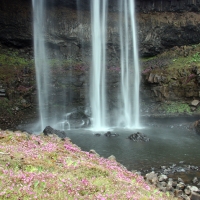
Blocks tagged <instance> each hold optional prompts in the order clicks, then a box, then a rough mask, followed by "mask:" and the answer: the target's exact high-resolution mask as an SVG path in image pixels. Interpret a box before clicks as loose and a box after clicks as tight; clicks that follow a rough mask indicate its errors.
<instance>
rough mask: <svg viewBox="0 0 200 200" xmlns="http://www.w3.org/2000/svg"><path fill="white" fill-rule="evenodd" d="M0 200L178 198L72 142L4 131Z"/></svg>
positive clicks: (0, 133) (1, 134)
mask: <svg viewBox="0 0 200 200" xmlns="http://www.w3.org/2000/svg"><path fill="white" fill-rule="evenodd" d="M0 140H1V144H0V198H1V199H38V200H39V199H53V200H54V199H68V200H69V199H92V200H93V199H99V200H106V199H113V200H116V199H119V200H120V199H124V200H125V199H126V200H127V199H135V200H136V199H140V200H141V199H143V200H145V199H152V200H153V199H155V200H156V199H159V200H161V199H173V197H171V196H170V195H169V193H166V194H165V193H161V192H159V191H158V190H157V189H155V188H153V187H152V186H149V185H148V184H147V183H146V182H145V181H144V180H143V177H142V176H139V175H137V174H134V173H132V172H130V171H127V170H126V169H125V168H124V167H123V166H121V165H120V164H119V163H117V162H116V161H113V160H108V159H104V158H102V157H99V156H98V155H97V154H94V153H89V152H84V151H81V149H80V148H78V147H77V146H76V145H74V144H72V143H71V142H70V140H69V139H68V138H66V139H60V138H58V137H56V136H54V135H52V136H51V137H50V136H44V135H39V136H36V135H29V134H27V133H25V132H23V133H22V132H20V131H16V132H11V131H1V130H0Z"/></svg>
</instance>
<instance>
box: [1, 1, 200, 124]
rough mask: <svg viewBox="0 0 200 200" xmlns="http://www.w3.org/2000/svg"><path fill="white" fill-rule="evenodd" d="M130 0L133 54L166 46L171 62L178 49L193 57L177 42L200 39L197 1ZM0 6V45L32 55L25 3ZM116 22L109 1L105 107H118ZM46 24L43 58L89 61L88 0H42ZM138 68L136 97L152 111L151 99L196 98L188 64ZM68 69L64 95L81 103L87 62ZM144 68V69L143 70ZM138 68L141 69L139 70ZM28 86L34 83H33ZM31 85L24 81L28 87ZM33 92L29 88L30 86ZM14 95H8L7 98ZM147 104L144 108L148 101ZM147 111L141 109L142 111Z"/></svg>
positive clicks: (115, 8) (152, 52) (29, 8)
mask: <svg viewBox="0 0 200 200" xmlns="http://www.w3.org/2000/svg"><path fill="white" fill-rule="evenodd" d="M136 4H137V5H136V8H137V23H138V39H139V52H140V55H141V56H142V57H151V56H155V55H158V54H160V53H161V52H164V51H166V50H167V49H172V48H174V51H178V54H174V55H173V56H171V55H172V54H170V56H169V58H170V59H171V61H172V60H175V58H176V56H177V55H178V56H180V55H179V53H180V54H181V56H183V57H184V56H185V57H187V56H188V55H189V54H190V56H191V55H193V53H194V52H193V51H190V53H188V50H187V49H184V47H183V49H182V46H187V45H192V44H198V43H200V37H199V33H200V0H168V1H167V0H166V1H164V0H151V1H147V0H141V1H139V0H138V1H136ZM0 5H1V6H0V45H1V46H2V47H4V48H8V47H9V48H12V49H18V50H20V51H21V52H22V53H23V54H26V57H28V58H32V57H33V48H32V44H33V41H32V38H33V36H32V27H33V25H32V5H31V1H30V0H18V1H17V2H16V1H14V0H9V3H8V1H7V0H0ZM78 10H79V12H78ZM118 20H119V16H118V4H117V1H116V0H109V15H108V29H107V31H108V36H107V39H108V41H107V52H108V68H107V71H108V88H107V89H108V90H107V93H108V97H109V108H115V107H117V106H118V105H117V101H116V99H117V96H116V93H117V91H118V88H119V82H118V80H119V77H120V71H119V57H120V42H119V27H118ZM46 25H47V30H46V33H45V38H46V45H47V46H48V50H49V52H48V55H49V57H51V58H53V57H57V58H67V59H69V60H72V61H74V60H75V61H76V62H82V61H84V62H85V63H90V62H89V61H90V57H91V43H90V41H91V27H90V6H89V0H77V1H75V0H73V1H70V0H69V1H66V0H54V1H53V0H50V1H48V4H47V17H46ZM179 47H180V48H179ZM177 49H178V50H177ZM166 57H167V56H166ZM166 57H165V58H161V60H165V59H166ZM171 61H170V62H171ZM162 62H164V61H162ZM167 63H168V62H167ZM0 64H1V63H0ZM168 64H170V63H168ZM141 66H142V67H143V66H144V71H145V70H146V69H145V68H147V71H145V72H144V73H142V84H141V86H142V89H141V97H142V100H144V102H148V103H149V102H150V103H152V104H154V105H155V106H153V108H152V110H155V109H157V105H158V104H157V102H164V101H179V100H183V101H187V100H188V99H189V100H190V99H193V98H197V99H198V98H199V91H200V88H199V83H198V80H197V79H198V78H199V75H198V74H197V73H196V74H194V78H192V81H188V82H187V80H188V77H190V75H191V74H193V73H192V68H193V67H195V66H190V68H189V69H188V70H186V71H184V70H183V72H182V71H180V72H179V70H177V71H176V72H175V73H173V72H170V73H168V72H166V68H162V63H161V64H158V63H153V64H152V63H148V62H147V63H146V64H144V65H141ZM156 66H157V67H156ZM72 67H73V70H74V72H73V74H74V75H75V76H76V78H73V79H70V81H71V82H70V83H69V84H68V85H71V86H72V87H73V92H72V93H73V94H72V93H71V90H70V91H68V90H69V88H68V90H67V91H68V92H67V94H66V95H67V96H68V97H69V98H70V99H69V100H70V101H71V100H73V101H74V103H75V104H77V105H83V104H82V103H81V102H84V101H85V102H88V99H87V97H86V96H87V95H85V88H84V87H87V88H88V85H89V83H88V80H89V77H88V76H89V73H88V66H82V65H76V66H74V65H73V66H72ZM149 67H150V70H149V71H148V68H149ZM154 67H155V68H154ZM197 68H198V67H197ZM85 69H87V70H85ZM141 71H142V72H143V69H141ZM66 73H68V72H66ZM173 74H175V76H173ZM68 76H69V74H68ZM171 76H173V77H171ZM59 77H60V75H59ZM32 79H34V78H32ZM15 82H16V83H17V84H18V85H16V87H15V86H13V88H14V89H12V90H13V91H15V89H16V88H18V87H19V86H20V85H19V81H18V77H17V76H16V80H15ZM29 82H30V81H29ZM55 82H56V83H57V84H58V85H60V83H58V82H59V80H56V81H55ZM77 83H78V85H77ZM1 84H2V82H1V80H0V85H1ZM31 84H33V85H34V83H31ZM23 86H24V85H23ZM31 86H32V85H28V87H31ZM6 87H7V88H6ZM8 87H9V85H8V84H7V85H6V84H3V89H5V91H10V90H9V88H8ZM25 87H26V85H25ZM33 90H34V91H35V86H34V87H33ZM68 93H70V94H68ZM17 95H18V97H19V98H21V97H22V96H23V102H24V100H25V101H26V102H29V100H28V98H31V97H30V94H29V95H28V96H27V95H26V93H23V95H21V94H20V93H19V94H17ZM34 95H35V93H34ZM54 95H58V94H54ZM7 97H8V99H12V96H8V95H7ZM15 97H16V96H13V98H15ZM35 98H36V97H35V96H34V99H35ZM80 101H81V102H80ZM23 102H22V103H23ZM20 105H21V104H20ZM147 107H148V108H149V104H148V105H147ZM155 107H156V108H155ZM148 108H147V109H148ZM147 109H146V108H144V110H147ZM0 120H1V119H0ZM0 124H1V123H0Z"/></svg>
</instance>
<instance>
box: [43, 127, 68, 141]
mask: <svg viewBox="0 0 200 200" xmlns="http://www.w3.org/2000/svg"><path fill="white" fill-rule="evenodd" d="M43 133H44V135H52V134H55V135H57V136H58V137H60V138H66V137H67V136H66V133H65V132H64V131H59V130H56V129H53V128H52V127H51V126H46V128H45V129H44V130H43Z"/></svg>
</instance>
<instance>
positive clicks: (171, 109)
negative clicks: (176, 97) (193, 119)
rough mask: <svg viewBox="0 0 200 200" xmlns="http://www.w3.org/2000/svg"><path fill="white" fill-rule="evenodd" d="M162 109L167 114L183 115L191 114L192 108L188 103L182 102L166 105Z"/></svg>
mask: <svg viewBox="0 0 200 200" xmlns="http://www.w3.org/2000/svg"><path fill="white" fill-rule="evenodd" d="M162 109H163V110H164V111H165V112H166V113H167V114H175V113H177V114H183V113H187V114H190V113H191V110H190V106H189V105H188V104H186V103H181V102H172V103H170V104H164V105H163V106H162Z"/></svg>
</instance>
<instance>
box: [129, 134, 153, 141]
mask: <svg viewBox="0 0 200 200" xmlns="http://www.w3.org/2000/svg"><path fill="white" fill-rule="evenodd" d="M128 139H130V140H132V141H134V142H149V141H150V139H149V138H148V137H146V136H145V135H143V134H142V133H140V132H137V133H133V134H131V135H129V136H128Z"/></svg>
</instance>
